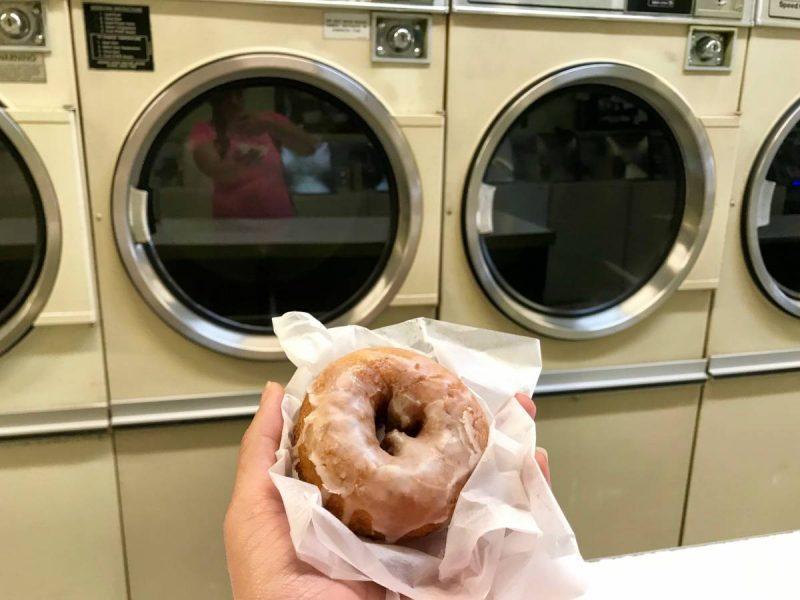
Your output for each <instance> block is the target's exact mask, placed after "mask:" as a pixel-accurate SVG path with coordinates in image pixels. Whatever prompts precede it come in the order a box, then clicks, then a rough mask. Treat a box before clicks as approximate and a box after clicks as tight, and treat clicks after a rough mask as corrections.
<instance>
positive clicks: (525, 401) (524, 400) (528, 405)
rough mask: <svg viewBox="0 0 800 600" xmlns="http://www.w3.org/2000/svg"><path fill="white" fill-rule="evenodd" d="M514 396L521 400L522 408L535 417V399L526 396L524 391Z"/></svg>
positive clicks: (532, 417)
mask: <svg viewBox="0 0 800 600" xmlns="http://www.w3.org/2000/svg"><path fill="white" fill-rule="evenodd" d="M514 397H515V398H516V399H517V402H519V403H520V404H521V405H522V408H524V409H525V412H526V413H528V414H529V415H530V416H531V419H535V418H536V405H535V404H534V403H533V400H531V397H530V396H526V395H525V394H523V393H518V394H515V395H514Z"/></svg>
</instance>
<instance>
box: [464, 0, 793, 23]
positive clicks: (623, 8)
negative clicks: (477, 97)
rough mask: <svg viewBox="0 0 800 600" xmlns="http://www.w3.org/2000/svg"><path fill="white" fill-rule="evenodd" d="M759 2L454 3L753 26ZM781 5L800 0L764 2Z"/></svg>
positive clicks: (532, 12)
mask: <svg viewBox="0 0 800 600" xmlns="http://www.w3.org/2000/svg"><path fill="white" fill-rule="evenodd" d="M756 1H757V0H452V10H453V12H455V13H483V14H491V13H495V14H504V15H519V16H538V17H554V18H568V19H589V18H591V19H604V20H609V21H616V20H623V21H644V22H647V23H654V22H666V23H690V24H696V25H700V24H702V25H725V26H732V25H737V26H741V25H745V26H747V25H752V24H753V5H754V4H755V2H756ZM763 1H765V2H773V3H779V4H786V3H794V4H796V5H798V6H800V0H763Z"/></svg>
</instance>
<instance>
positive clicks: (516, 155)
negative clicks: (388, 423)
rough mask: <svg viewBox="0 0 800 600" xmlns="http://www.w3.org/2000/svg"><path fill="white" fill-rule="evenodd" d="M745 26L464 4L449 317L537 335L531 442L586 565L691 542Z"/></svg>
mask: <svg viewBox="0 0 800 600" xmlns="http://www.w3.org/2000/svg"><path fill="white" fill-rule="evenodd" d="M751 22H752V7H751V6H750V5H746V4H743V3H730V4H729V3H722V4H717V3H705V2H697V3H694V4H693V3H690V2H671V1H670V2H664V3H661V2H637V1H635V0H631V1H629V2H627V3H626V2H613V1H612V2H603V1H601V2H575V3H572V2H552V3H551V2H547V1H544V2H537V1H533V0H532V1H522V2H516V1H515V2H494V1H492V2H471V1H470V0H455V1H454V3H453V5H452V15H451V18H450V28H449V39H448V81H447V102H446V109H447V119H448V127H447V135H446V156H447V161H446V167H445V215H444V230H443V260H442V294H441V306H440V317H441V318H442V319H444V320H447V321H455V322H460V323H467V324H470V325H476V326H481V327H487V328H491V329H498V330H504V331H510V332H514V333H519V334H523V335H532V336H536V337H538V338H539V339H540V340H541V344H542V346H541V347H542V357H543V362H544V369H545V370H544V372H543V374H542V377H541V380H540V383H539V385H538V386H537V389H536V392H535V395H536V398H537V400H536V401H537V404H538V405H539V407H540V413H539V414H540V416H541V421H540V426H539V434H540V440H539V443H540V444H541V445H544V446H546V447H547V448H548V450H549V451H550V458H551V461H552V469H553V474H554V478H553V485H554V489H555V492H556V495H557V497H558V498H559V501H560V503H561V505H562V506H563V507H564V509H565V512H566V514H567V517H568V518H569V519H570V521H571V523H573V525H574V527H575V531H576V534H577V537H578V541H579V544H580V545H581V549H582V552H583V554H584V556H590V557H594V556H602V555H610V554H619V553H624V552H633V551H639V550H645V549H652V548H656V547H666V546H674V545H676V544H677V543H678V541H679V537H680V526H681V519H682V513H683V504H684V500H685V491H686V483H687V479H688V472H689V464H690V456H691V447H692V439H693V433H694V419H695V415H696V411H697V405H698V402H699V397H700V389H701V384H702V382H703V381H704V380H705V379H706V377H707V375H706V360H705V354H704V343H705V331H706V327H707V321H708V312H709V308H710V303H711V299H712V295H713V290H714V289H715V288H716V286H717V284H718V281H719V276H720V261H721V254H722V248H723V241H724V233H725V227H726V223H727V216H728V208H729V203H730V196H731V187H732V181H733V170H734V164H735V156H736V146H737V139H738V134H739V111H738V109H739V106H738V103H739V93H740V91H741V85H742V74H743V67H744V57H745V53H746V47H747V27H748V26H749V25H750V24H751ZM478 91H479V92H478ZM654 386H658V389H657V388H656V387H654ZM667 422H669V423H670V425H669V426H666V425H662V424H665V423H667ZM656 523H657V525H656Z"/></svg>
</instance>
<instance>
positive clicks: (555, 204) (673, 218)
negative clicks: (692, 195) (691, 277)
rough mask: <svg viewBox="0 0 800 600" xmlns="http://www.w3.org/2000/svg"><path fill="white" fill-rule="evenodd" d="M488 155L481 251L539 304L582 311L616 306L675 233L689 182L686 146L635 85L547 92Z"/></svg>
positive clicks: (498, 273) (499, 278)
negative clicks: (633, 90)
mask: <svg viewBox="0 0 800 600" xmlns="http://www.w3.org/2000/svg"><path fill="white" fill-rule="evenodd" d="M486 165H487V166H486V168H485V170H484V171H483V173H482V180H481V190H480V195H481V196H482V199H481V201H480V202H479V204H480V206H481V208H480V209H479V211H478V212H479V214H478V216H477V218H478V227H477V228H478V234H479V240H480V252H481V254H482V259H481V262H482V263H483V264H484V265H485V267H486V268H488V271H489V274H490V277H491V278H492V279H493V280H494V281H495V282H496V284H497V285H498V286H499V287H500V288H501V289H502V291H503V292H504V294H506V295H507V296H509V297H511V298H513V299H514V301H515V302H516V303H518V304H519V305H522V306H523V307H526V308H527V309H529V310H532V311H536V312H538V313H544V314H549V315H555V316H558V317H567V318H574V317H580V316H585V315H591V314H594V313H597V312H599V311H603V310H605V309H607V308H608V307H611V306H614V305H617V304H619V303H621V302H622V301H624V300H625V299H626V298H628V297H630V296H631V295H632V294H634V293H635V292H636V291H637V290H639V289H640V288H641V287H642V286H644V285H645V284H646V283H647V282H648V281H649V280H650V279H651V277H653V275H654V273H655V272H656V271H657V270H658V269H659V268H661V267H662V265H663V264H664V261H665V259H666V257H667V255H668V254H669V253H670V251H671V249H672V248H673V245H674V244H675V240H676V237H677V235H678V232H679V230H680V227H681V221H682V217H683V213H684V204H685V191H686V186H685V182H684V177H685V175H684V164H683V158H682V155H681V150H680V148H679V145H678V142H677V141H676V137H675V135H674V134H673V132H672V130H671V129H670V127H669V125H668V124H667V123H666V122H665V120H664V119H663V118H662V117H661V116H660V115H659V113H658V112H657V111H656V110H655V109H654V108H653V107H652V106H651V105H650V104H649V103H648V102H647V101H645V100H644V99H642V98H641V97H639V96H637V95H636V94H634V93H631V92H629V91H626V90H623V89H620V88H617V87H614V86H610V85H604V84H594V83H592V84H578V85H571V86H567V87H564V88H561V89H556V90H555V91H552V92H550V93H548V94H546V95H543V96H542V97H540V98H538V99H537V100H536V101H534V102H533V103H532V104H530V106H528V107H527V108H526V109H525V110H524V111H522V112H521V113H520V114H519V116H518V117H517V118H516V119H515V120H514V121H513V123H512V124H511V126H510V127H509V128H508V129H507V130H506V131H505V132H504V133H503V135H502V137H501V138H500V139H499V141H498V143H497V145H496V149H495V150H494V152H493V154H492V155H491V158H490V159H489V160H488V162H487V163H486ZM476 268H481V266H480V265H476ZM490 295H491V294H490Z"/></svg>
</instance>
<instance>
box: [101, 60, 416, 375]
mask: <svg viewBox="0 0 800 600" xmlns="http://www.w3.org/2000/svg"><path fill="white" fill-rule="evenodd" d="M113 194H114V195H113V204H114V228H115V233H116V237H117V243H118V246H119V250H120V252H121V255H122V258H123V260H124V262H125V265H126V267H127V270H128V272H129V274H130V276H131V278H132V279H133V281H134V283H135V285H136V286H137V287H138V289H139V291H140V292H141V293H142V295H143V296H144V298H145V299H146V300H147V301H148V303H149V304H150V305H151V306H152V307H153V309H154V310H155V311H156V312H157V313H158V314H159V315H160V316H161V317H162V318H163V319H164V320H165V321H166V322H167V323H169V324H170V325H172V326H173V327H174V328H175V329H177V330H178V331H180V332H181V333H183V334H184V335H186V336H187V337H189V338H190V339H192V340H194V341H196V342H198V343H200V344H203V345H205V346H207V347H209V348H212V349H214V350H217V351H219V352H224V353H227V354H231V355H234V356H240V357H244V358H254V359H275V358H280V357H282V356H283V354H282V352H281V350H280V347H279V346H278V344H277V341H276V339H275V337H274V335H273V331H272V318H273V317H275V316H278V315H280V314H282V313H284V312H287V311H295V310H296V311H305V312H309V313H311V314H313V315H314V316H316V317H317V318H318V319H320V320H321V321H324V322H326V323H329V324H337V323H360V322H365V321H368V320H369V319H370V318H372V317H373V316H375V314H376V313H377V312H378V311H380V310H381V309H382V308H383V307H385V306H386V304H387V303H388V302H389V301H390V300H391V298H392V296H393V295H394V294H395V293H396V291H397V289H398V288H399V286H400V284H401V283H402V282H403V280H404V278H405V276H406V274H407V272H408V270H409V268H410V265H411V261H412V260H413V257H414V254H415V251H416V246H417V243H418V239H419V233H420V226H421V191H420V181H419V175H418V173H417V169H416V166H415V164H414V161H413V158H412V156H411V149H410V147H409V146H408V144H407V142H406V141H405V138H404V136H403V134H402V133H401V131H400V129H399V128H398V126H397V125H396V124H395V122H394V120H393V119H392V117H391V115H390V114H389V113H388V112H387V110H386V109H385V108H384V106H383V105H382V104H381V103H380V102H379V101H378V100H377V99H376V98H375V97H374V96H373V95H372V94H371V93H370V92H369V91H368V90H367V89H365V88H364V87H363V86H361V85H360V84H359V83H357V82H356V81H354V80H353V79H351V78H349V77H348V76H346V75H344V74H343V73H341V72H339V71H337V70H335V69H332V68H330V67H328V66H325V65H322V64H320V63H317V62H314V61H311V60H307V59H303V58H296V57H291V56H285V55H265V54H259V55H246V56H237V57H232V58H228V59H223V60H220V61H217V62H214V63H211V64H208V65H206V66H204V67H201V68H199V69H197V70H195V71H193V72H191V73H189V74H188V75H186V76H184V77H183V78H181V79H180V80H178V81H177V82H175V83H174V84H173V85H171V86H170V87H169V89H167V90H166V91H165V92H164V93H162V94H161V96H160V97H158V98H157V99H156V100H155V101H154V102H153V103H152V104H151V105H150V106H149V107H148V109H147V110H146V111H145V113H144V114H143V115H142V116H141V117H140V119H139V120H138V122H137V123H136V125H135V126H134V128H133V130H132V132H131V134H130V135H129V137H128V140H127V141H126V143H125V146H124V148H123V150H122V153H121V156H120V160H119V163H118V167H117V172H116V176H115V180H114V192H113Z"/></svg>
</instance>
